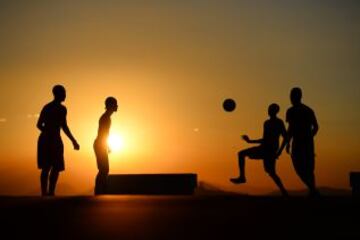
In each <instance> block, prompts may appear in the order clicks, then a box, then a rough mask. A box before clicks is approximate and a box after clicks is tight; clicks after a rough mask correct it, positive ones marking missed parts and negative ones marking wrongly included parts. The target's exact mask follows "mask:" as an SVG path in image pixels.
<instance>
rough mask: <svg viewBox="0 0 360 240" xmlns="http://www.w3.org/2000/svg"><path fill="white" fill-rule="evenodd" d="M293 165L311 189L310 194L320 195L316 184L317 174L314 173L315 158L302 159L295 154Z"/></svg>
mask: <svg viewBox="0 0 360 240" xmlns="http://www.w3.org/2000/svg"><path fill="white" fill-rule="evenodd" d="M292 160H293V165H294V168H295V171H296V174H297V175H298V176H299V177H300V179H301V181H302V182H303V183H304V184H305V185H306V186H307V188H308V189H309V196H311V197H313V196H318V195H319V192H318V190H317V188H316V184H315V174H314V167H315V166H314V160H313V158H308V159H302V158H299V159H298V158H296V156H293V159H292Z"/></svg>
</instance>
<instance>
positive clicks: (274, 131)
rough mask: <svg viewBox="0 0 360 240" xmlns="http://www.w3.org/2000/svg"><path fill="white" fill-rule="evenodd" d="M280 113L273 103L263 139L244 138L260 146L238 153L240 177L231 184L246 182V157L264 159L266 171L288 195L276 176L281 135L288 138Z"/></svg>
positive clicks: (285, 194)
mask: <svg viewBox="0 0 360 240" xmlns="http://www.w3.org/2000/svg"><path fill="white" fill-rule="evenodd" d="M279 111H280V107H279V105H277V104H275V103H273V104H271V105H270V106H269V108H268V114H269V116H270V118H269V119H268V120H266V121H265V123H264V132H263V138H262V139H257V140H250V139H249V137H248V136H247V135H244V136H243V139H244V140H245V141H246V142H247V143H259V144H260V145H259V146H256V147H251V148H248V149H245V150H242V151H240V152H239V153H238V159H239V170H240V176H239V177H237V178H231V179H230V181H231V182H233V183H235V184H239V183H245V182H246V177H245V157H249V158H250V159H263V163H264V169H265V171H266V172H267V173H268V174H269V176H270V177H271V178H272V179H273V180H274V182H275V184H276V185H277V186H278V187H279V189H280V191H281V193H282V194H283V195H284V196H287V195H288V193H287V191H286V189H285V188H284V186H283V184H282V182H281V180H280V178H279V176H278V175H277V174H276V159H277V155H276V154H277V153H278V150H279V138H280V135H281V136H282V137H283V138H285V137H286V129H285V125H284V122H283V121H282V120H281V119H279V118H278V117H277V116H276V115H277V114H278V112H279Z"/></svg>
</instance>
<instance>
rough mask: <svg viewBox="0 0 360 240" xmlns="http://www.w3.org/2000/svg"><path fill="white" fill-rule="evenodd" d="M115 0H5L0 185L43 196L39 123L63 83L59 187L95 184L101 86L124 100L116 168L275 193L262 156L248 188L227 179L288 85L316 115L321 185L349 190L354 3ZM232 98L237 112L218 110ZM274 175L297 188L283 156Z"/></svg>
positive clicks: (118, 117)
mask: <svg viewBox="0 0 360 240" xmlns="http://www.w3.org/2000/svg"><path fill="white" fill-rule="evenodd" d="M124 2H125V1H124ZM124 2H122V3H121V4H120V3H112V2H106V1H63V2H58V3H47V2H46V1H44V2H41V1H38V2H37V3H28V2H27V1H24V2H23V3H21V2H17V3H13V2H11V1H9V2H6V1H4V2H2V3H0V34H1V36H2V37H1V39H0V56H1V57H0V80H1V84H2V86H1V89H0V92H1V94H0V109H1V112H0V132H1V134H0V157H1V161H2V164H1V165H0V194H34V193H35V194H36V193H37V192H38V191H39V181H38V177H39V176H38V175H39V171H38V170H37V169H36V141H37V137H38V134H39V132H38V130H37V129H36V127H35V125H36V121H37V114H38V113H39V111H40V110H41V108H42V106H43V105H44V104H46V103H47V102H49V101H51V99H52V96H51V88H52V86H53V85H54V84H58V83H59V84H63V85H64V86H65V87H66V89H67V95H68V97H67V99H66V102H65V105H66V106H67V108H68V122H69V126H70V128H71V130H72V132H73V134H74V135H75V137H76V138H77V139H78V141H79V143H80V145H81V151H80V152H75V151H73V150H72V148H71V144H70V142H69V140H68V139H66V138H65V137H64V138H63V141H64V143H65V160H66V171H65V172H64V173H62V175H61V176H60V179H59V189H58V191H59V193H61V194H84V193H90V191H91V188H92V187H93V181H94V176H95V174H96V164H95V157H94V154H93V151H92V143H93V140H94V138H95V136H96V131H97V121H98V118H99V117H100V115H101V114H102V112H103V109H104V106H103V101H104V99H105V98H106V97H107V96H109V95H112V96H115V97H116V98H117V99H118V101H119V111H118V112H117V113H116V114H115V115H114V116H113V126H112V131H113V132H116V133H118V134H120V135H122V137H123V138H124V142H125V143H124V144H125V146H124V149H123V151H121V152H114V153H112V154H111V156H110V158H111V160H110V165H111V167H110V168H111V173H158V172H196V173H198V174H199V178H200V180H205V181H208V182H211V183H213V184H216V185H218V186H222V187H224V188H226V189H230V190H238V191H242V192H248V193H266V192H271V191H273V190H275V189H276V188H275V186H274V184H273V182H272V181H271V179H270V178H269V177H268V176H266V174H265V173H264V171H263V167H262V163H261V162H259V161H248V162H247V166H246V167H247V178H248V183H247V184H246V185H244V186H233V185H231V183H230V182H229V180H228V179H229V178H230V177H233V176H235V175H236V174H237V162H236V153H237V151H239V150H240V149H242V148H245V147H248V146H249V145H247V144H245V143H244V142H243V141H241V139H240V136H241V135H242V134H244V133H247V134H249V135H250V137H254V138H257V137H260V136H261V134H262V129H261V128H262V123H263V121H264V120H265V118H266V117H267V116H266V109H267V106H268V105H269V104H270V103H272V102H277V103H278V104H280V106H281V112H280V117H282V118H283V117H284V115H285V111H286V109H287V108H288V107H289V106H290V101H289V91H290V89H291V88H292V87H293V86H300V87H302V88H303V91H304V102H305V103H306V104H308V105H309V106H311V107H312V108H313V109H314V110H315V112H316V114H317V117H318V121H319V124H320V132H319V135H318V136H317V138H316V147H317V159H316V174H317V176H318V184H319V185H320V186H329V187H336V188H348V187H349V186H348V185H349V183H348V173H349V171H351V170H360V162H359V158H358V156H359V155H360V141H359V140H360V127H359V122H360V112H359V110H358V109H359V107H358V105H359V103H360V94H359V92H360V91H359V90H360V81H359V77H360V69H359V68H358V66H359V60H360V59H359V56H360V54H359V53H360V48H359V45H358V43H359V40H360V34H359V31H358V29H359V26H360V17H359V15H358V10H359V4H356V3H338V1H327V2H325V1H324V2H323V3H312V1H305V2H303V3H296V4H295V3H283V1H273V2H272V3H269V2H268V1H256V3H254V2H253V1H248V2H247V1H243V2H242V3H238V1H201V0H198V1H189V2H186V3H184V2H182V1H168V2H166V3H164V2H161V1H154V2H152V3H149V1H143V2H137V3H131V1H129V2H128V3H124ZM227 97H231V98H234V99H235V100H236V101H237V104H238V107H237V109H236V111H235V112H233V113H225V112H224V111H222V109H221V103H222V100H223V99H224V98H227ZM195 129H197V130H198V131H197V130H195ZM278 172H279V175H280V176H281V177H282V179H283V181H284V184H285V185H286V186H287V187H288V188H290V189H299V188H302V187H303V185H302V184H301V182H300V181H299V180H298V178H297V176H296V174H295V172H294V170H293V168H292V165H291V160H290V158H289V156H288V155H286V154H284V155H283V156H282V157H281V159H280V160H279V162H278Z"/></svg>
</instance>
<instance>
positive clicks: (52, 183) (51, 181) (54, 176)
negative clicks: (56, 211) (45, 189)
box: [49, 169, 59, 196]
mask: <svg viewBox="0 0 360 240" xmlns="http://www.w3.org/2000/svg"><path fill="white" fill-rule="evenodd" d="M58 177H59V171H57V170H54V169H51V172H50V177H49V196H54V195H55V188H56V183H57V180H58Z"/></svg>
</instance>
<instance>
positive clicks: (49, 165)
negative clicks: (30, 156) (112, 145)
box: [37, 85, 80, 196]
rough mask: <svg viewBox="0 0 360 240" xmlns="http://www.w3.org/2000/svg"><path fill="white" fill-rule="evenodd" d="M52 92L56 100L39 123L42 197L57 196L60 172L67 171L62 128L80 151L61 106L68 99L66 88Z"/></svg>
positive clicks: (57, 86)
mask: <svg viewBox="0 0 360 240" xmlns="http://www.w3.org/2000/svg"><path fill="white" fill-rule="evenodd" d="M52 92H53V95H54V100H53V101H52V102H50V103H48V104H46V105H45V106H44V107H43V109H42V110H41V113H40V116H39V120H38V122H37V128H38V129H39V130H40V131H41V133H40V136H39V139H38V149H37V156H38V168H39V169H41V175H40V182H41V194H42V196H54V195H55V188H56V183H57V180H58V177H59V172H61V171H64V170H65V164H64V146H63V142H62V140H61V136H60V129H61V128H62V129H63V131H64V132H65V134H66V135H67V136H68V137H69V139H70V140H71V141H72V144H73V146H74V149H75V150H79V149H80V146H79V144H78V143H77V141H76V140H75V138H74V137H73V135H72V134H71V132H70V129H69V127H68V125H67V121H66V114H67V109H66V107H65V106H64V105H62V104H61V103H62V102H63V101H65V98H66V91H65V88H64V87H63V86H61V85H56V86H54V87H53V89H52ZM48 183H49V184H48ZM48 185H49V187H48Z"/></svg>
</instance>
